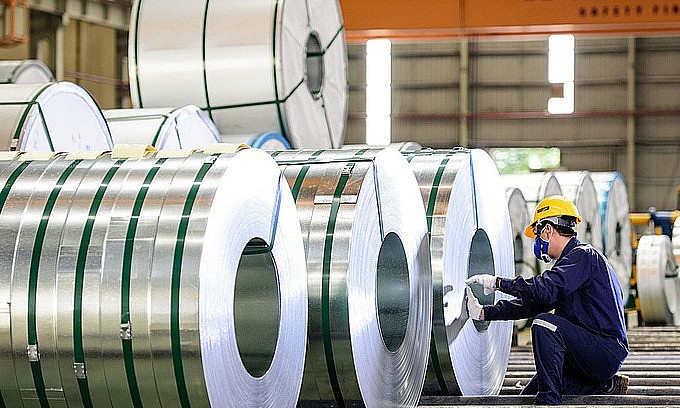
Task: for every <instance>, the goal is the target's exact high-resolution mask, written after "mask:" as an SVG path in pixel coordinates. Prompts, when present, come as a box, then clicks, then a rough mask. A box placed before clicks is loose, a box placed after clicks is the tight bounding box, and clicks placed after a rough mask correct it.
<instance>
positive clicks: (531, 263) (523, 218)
mask: <svg viewBox="0 0 680 408" xmlns="http://www.w3.org/2000/svg"><path fill="white" fill-rule="evenodd" d="M505 195H506V197H507V199H508V211H509V213H510V229H511V232H512V242H513V253H514V259H515V276H522V277H524V278H533V277H534V276H536V275H537V271H538V270H539V269H538V268H537V264H536V261H537V259H536V257H535V256H534V251H533V246H534V241H533V240H532V239H531V238H529V237H527V236H526V235H524V229H525V228H526V226H527V225H529V223H531V219H530V218H529V217H530V215H529V211H528V210H527V202H526V200H525V199H524V195H522V190H520V189H518V188H507V189H506V190H505ZM528 322H529V320H528V319H520V320H515V328H516V329H518V330H521V329H524V328H526V327H527V323H528Z"/></svg>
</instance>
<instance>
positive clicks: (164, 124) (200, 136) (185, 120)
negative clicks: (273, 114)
mask: <svg viewBox="0 0 680 408" xmlns="http://www.w3.org/2000/svg"><path fill="white" fill-rule="evenodd" d="M103 114H104V117H105V118H106V123H107V124H108V125H109V129H110V130H111V137H112V139H113V143H114V144H120V143H132V144H145V145H152V146H154V147H155V148H156V149H159V150H160V149H204V148H205V147H207V146H208V145H209V144H211V143H220V142H221V137H220V132H219V131H218V130H217V128H216V127H215V124H214V123H213V121H212V120H211V119H210V118H209V117H208V115H207V114H206V113H205V112H203V111H202V110H201V109H199V108H198V107H197V106H196V105H187V106H183V107H180V108H146V109H110V110H105V111H103Z"/></svg>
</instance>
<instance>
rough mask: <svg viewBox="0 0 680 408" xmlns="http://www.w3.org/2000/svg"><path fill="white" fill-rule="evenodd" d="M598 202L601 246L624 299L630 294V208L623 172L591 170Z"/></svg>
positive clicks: (631, 252)
mask: <svg viewBox="0 0 680 408" xmlns="http://www.w3.org/2000/svg"><path fill="white" fill-rule="evenodd" d="M590 176H591V177H592V179H593V183H595V189H596V190H597V199H598V202H599V204H600V217H601V220H602V246H603V247H604V251H603V253H604V255H605V256H606V257H607V259H608V260H609V262H610V263H611V265H612V267H613V268H614V272H616V277H617V278H618V279H619V283H620V284H621V289H623V298H624V302H625V301H626V299H628V295H629V294H630V278H631V275H632V270H633V246H632V245H631V242H630V236H631V225H630V216H629V212H630V208H629V205H628V191H627V190H626V183H625V182H624V180H623V176H621V173H618V172H611V173H591V175H590Z"/></svg>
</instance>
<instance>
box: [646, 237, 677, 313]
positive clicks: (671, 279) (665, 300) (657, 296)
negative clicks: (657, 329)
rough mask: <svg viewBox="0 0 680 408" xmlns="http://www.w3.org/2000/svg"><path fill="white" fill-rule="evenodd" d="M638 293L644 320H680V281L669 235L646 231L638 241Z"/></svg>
mask: <svg viewBox="0 0 680 408" xmlns="http://www.w3.org/2000/svg"><path fill="white" fill-rule="evenodd" d="M636 260H637V262H636V265H637V279H636V281H637V295H638V300H639V304H640V314H641V316H642V320H643V321H644V322H645V324H649V325H654V324H661V325H678V324H680V305H679V304H678V303H679V302H680V282H679V281H678V272H677V270H676V265H675V262H674V260H673V254H672V251H671V243H670V239H669V238H668V237H667V236H665V235H645V236H643V237H641V238H640V240H639V241H638V248H637V255H636Z"/></svg>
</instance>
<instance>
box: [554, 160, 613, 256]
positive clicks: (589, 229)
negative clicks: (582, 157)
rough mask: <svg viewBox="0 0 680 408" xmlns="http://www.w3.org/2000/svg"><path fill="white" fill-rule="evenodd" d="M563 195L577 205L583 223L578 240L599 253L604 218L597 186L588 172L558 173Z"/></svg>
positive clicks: (579, 225) (577, 231)
mask: <svg viewBox="0 0 680 408" xmlns="http://www.w3.org/2000/svg"><path fill="white" fill-rule="evenodd" d="M555 177H557V181H559V182H560V187H561V188H562V194H563V195H564V196H565V197H567V198H568V199H570V200H571V201H573V202H574V204H576V208H578V212H579V214H580V215H581V218H583V221H582V222H581V223H579V224H578V225H577V226H576V234H577V235H578V238H579V239H580V240H581V241H583V242H587V243H589V244H591V245H592V246H594V247H595V249H597V250H598V251H600V252H602V251H603V246H602V218H601V217H600V205H599V203H598V202H597V191H596V190H595V184H594V183H593V179H592V178H591V177H590V172H588V171H562V172H556V173H555Z"/></svg>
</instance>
